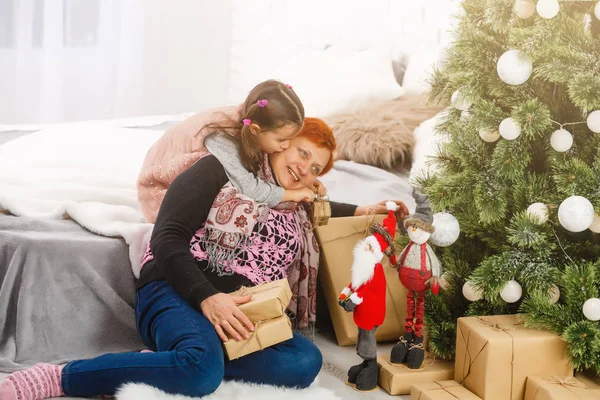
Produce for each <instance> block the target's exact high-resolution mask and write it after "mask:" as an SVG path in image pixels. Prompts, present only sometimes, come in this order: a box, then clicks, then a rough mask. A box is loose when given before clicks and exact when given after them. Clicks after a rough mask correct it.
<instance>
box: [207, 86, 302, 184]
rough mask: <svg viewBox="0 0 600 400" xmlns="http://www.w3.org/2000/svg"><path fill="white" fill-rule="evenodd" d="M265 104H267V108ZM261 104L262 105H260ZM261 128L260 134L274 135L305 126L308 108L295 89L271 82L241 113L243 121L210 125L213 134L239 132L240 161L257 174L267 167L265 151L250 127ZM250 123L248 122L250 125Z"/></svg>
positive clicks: (252, 96) (248, 99)
mask: <svg viewBox="0 0 600 400" xmlns="http://www.w3.org/2000/svg"><path fill="white" fill-rule="evenodd" d="M264 100H267V102H266V105H265V102H263V101H264ZM259 101H261V105H259V104H258V103H259ZM244 120H250V121H249V122H250V124H257V125H258V126H259V127H260V132H264V131H272V130H275V129H278V128H281V127H283V126H285V125H296V126H298V128H299V127H301V126H302V122H303V121H304V106H303V105H302V102H301V101H300V99H299V98H298V96H297V95H296V93H295V92H294V90H293V89H292V87H291V86H289V85H286V84H284V83H281V82H279V81H276V80H273V79H270V80H268V81H264V82H262V83H259V84H258V85H256V86H255V87H254V88H253V89H252V90H251V91H250V93H248V97H246V101H245V102H244V104H243V105H242V107H241V110H240V120H239V121H228V122H227V126H224V125H221V124H208V125H206V126H204V127H203V128H202V129H204V128H209V129H211V130H212V131H213V132H214V131H217V130H219V129H227V130H232V129H233V130H239V135H235V136H234V138H235V140H236V141H237V142H238V143H239V154H240V159H241V161H242V164H243V165H244V167H246V168H247V169H248V170H250V171H252V172H253V173H257V172H258V171H259V170H260V167H261V165H262V163H263V151H262V150H261V149H260V148H259V147H258V144H257V143H256V140H255V138H256V135H254V134H253V133H252V132H251V130H250V124H248V125H246V124H244ZM246 122H248V121H246Z"/></svg>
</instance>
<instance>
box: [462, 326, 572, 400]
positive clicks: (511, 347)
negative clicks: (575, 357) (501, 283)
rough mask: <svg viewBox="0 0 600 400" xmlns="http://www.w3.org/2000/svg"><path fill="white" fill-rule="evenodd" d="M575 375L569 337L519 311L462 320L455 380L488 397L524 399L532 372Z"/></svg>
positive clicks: (489, 398) (479, 394) (544, 374)
mask: <svg viewBox="0 0 600 400" xmlns="http://www.w3.org/2000/svg"><path fill="white" fill-rule="evenodd" d="M552 375H557V376H566V377H571V376H573V366H572V365H571V358H570V357H569V355H568V353H567V346H566V343H565V341H564V340H563V339H562V338H561V337H560V336H558V335H556V334H554V333H552V332H549V331H543V330H538V329H529V328H525V327H524V326H523V324H522V323H521V322H520V321H518V319H517V316H516V315H496V316H490V317H466V318H459V319H458V321H457V329H456V364H455V373H454V380H455V381H457V382H458V383H460V384H463V385H464V386H465V387H466V388H467V389H469V390H470V391H471V392H473V393H474V394H476V395H477V396H479V397H481V398H482V399H485V400H522V399H523V396H524V395H525V382H526V380H527V377H528V376H552Z"/></svg>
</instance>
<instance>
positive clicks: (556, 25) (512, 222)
mask: <svg viewBox="0 0 600 400" xmlns="http://www.w3.org/2000/svg"><path fill="white" fill-rule="evenodd" d="M459 18H460V20H459V23H458V26H457V30H456V40H455V42H454V43H453V45H452V47H450V48H449V49H448V51H447V57H446V59H445V61H444V62H443V64H442V65H441V66H439V68H438V69H436V70H435V72H434V73H433V75H432V77H431V81H430V83H431V87H432V90H431V99H432V100H434V101H438V102H448V104H451V106H450V107H449V108H448V109H447V110H446V111H445V112H444V114H443V115H442V116H441V117H440V120H439V123H438V125H437V126H436V132H437V134H438V135H442V136H443V138H444V139H445V140H443V141H442V144H441V145H440V148H439V152H438V155H437V156H436V158H435V159H434V160H433V161H434V163H435V165H436V166H437V169H436V172H435V173H432V174H429V175H426V176H425V175H422V176H420V177H418V178H417V179H416V181H415V184H416V185H418V186H420V187H421V188H422V189H423V190H424V191H425V192H426V193H427V194H428V195H429V197H430V199H431V203H432V206H433V208H434V211H437V212H441V211H447V212H448V213H450V214H452V215H453V216H454V217H456V219H457V220H458V221H459V223H460V229H461V235H460V237H459V239H458V241H456V242H455V243H453V244H452V245H451V246H448V247H438V248H437V249H436V251H438V254H439V255H440V258H441V262H442V265H443V267H444V270H445V271H446V272H445V274H444V275H443V277H444V280H445V285H444V287H445V290H443V291H442V292H441V294H440V295H439V296H433V295H429V298H428V300H427V302H426V305H427V307H426V314H425V315H426V324H427V327H428V334H429V346H430V349H431V350H432V351H433V352H434V353H435V354H436V355H437V356H439V357H442V358H451V357H452V356H453V354H454V346H455V341H456V319H457V318H458V317H461V316H465V315H493V314H509V313H526V315H525V317H526V322H525V323H526V325H528V326H532V327H539V328H545V329H552V330H554V331H555V332H557V333H558V334H560V335H562V336H563V337H564V338H565V339H566V340H567V342H568V349H569V351H570V353H571V355H572V356H573V360H574V364H575V367H576V368H578V369H581V368H595V370H596V371H597V372H598V373H600V322H598V320H599V319H600V299H598V297H599V288H600V258H599V256H600V234H598V233H597V232H600V218H599V217H598V215H597V214H595V212H594V210H597V212H598V213H600V29H599V26H600V21H599V19H600V4H598V1H560V2H558V1H556V0H540V1H537V2H534V1H533V0H531V1H528V0H517V1H516V2H515V0H464V1H463V3H462V12H461V15H460V17H459Z"/></svg>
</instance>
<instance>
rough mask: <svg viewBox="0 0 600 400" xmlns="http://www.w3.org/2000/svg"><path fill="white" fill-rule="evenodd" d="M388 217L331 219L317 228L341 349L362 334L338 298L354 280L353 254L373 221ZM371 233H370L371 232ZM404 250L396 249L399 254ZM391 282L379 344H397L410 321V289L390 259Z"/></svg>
mask: <svg viewBox="0 0 600 400" xmlns="http://www.w3.org/2000/svg"><path fill="white" fill-rule="evenodd" d="M384 217H385V215H379V216H376V217H374V218H373V217H372V216H371V217H370V216H361V217H344V218H331V219H330V220H329V223H328V224H327V225H325V226H319V227H317V228H316V229H315V233H316V236H317V240H318V242H319V246H320V250H321V263H320V265H319V281H320V282H321V285H322V287H323V292H324V294H325V298H326V300H327V307H328V309H329V313H330V315H331V320H332V322H333V328H334V331H335V336H336V339H337V342H338V345H340V346H349V345H353V344H356V340H357V335H358V331H357V328H356V325H355V324H354V319H353V315H352V313H351V312H346V311H344V309H343V308H342V307H340V305H339V304H338V296H339V294H340V292H341V291H342V289H343V288H345V287H346V286H348V284H349V283H350V281H351V280H352V270H351V268H352V260H353V257H352V251H353V249H354V246H355V245H356V243H357V242H358V241H359V240H361V239H363V238H364V237H365V231H367V229H368V228H369V227H370V223H371V222H378V223H381V222H382V221H383V218H384ZM369 233H370V231H369ZM401 250H402V249H396V253H399V252H400V251H401ZM382 264H383V269H384V272H385V278H386V281H387V296H386V314H385V320H384V321H383V324H382V325H381V326H380V327H378V328H377V330H376V331H375V338H376V339H377V341H378V342H381V341H395V340H398V339H399V337H400V336H402V335H403V334H404V323H405V318H406V294H407V291H406V288H405V287H404V286H402V284H401V283H400V279H399V278H398V272H397V271H396V269H395V268H392V267H390V264H389V259H388V257H384V258H383V260H382Z"/></svg>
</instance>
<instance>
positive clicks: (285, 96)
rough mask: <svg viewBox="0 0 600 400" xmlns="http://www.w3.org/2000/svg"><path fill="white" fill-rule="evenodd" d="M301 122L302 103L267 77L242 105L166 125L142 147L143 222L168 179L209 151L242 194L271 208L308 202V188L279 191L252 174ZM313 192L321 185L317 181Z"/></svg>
mask: <svg viewBox="0 0 600 400" xmlns="http://www.w3.org/2000/svg"><path fill="white" fill-rule="evenodd" d="M303 121H304V107H303V106H302V102H301V101H300V99H299V98H298V96H297V95H296V93H295V92H294V90H293V89H292V87H291V86H290V85H285V84H283V83H281V82H278V81H275V80H268V81H265V82H262V83H260V84H258V85H257V86H256V87H254V88H253V89H252V90H251V91H250V93H249V94H248V97H247V98H246V101H245V102H244V104H242V105H240V106H238V107H225V108H220V109H213V110H209V111H206V112H203V113H199V114H196V115H194V116H192V117H190V118H188V119H187V120H186V121H184V122H182V123H181V124H179V125H177V126H175V127H173V128H171V129H170V130H168V131H167V132H166V133H165V134H164V135H163V136H162V137H161V138H160V139H159V140H158V141H157V142H156V143H155V144H154V145H153V146H152V148H150V150H149V151H148V154H147V155H146V159H145V160H144V165H143V166H142V171H141V173H140V177H139V179H138V199H139V202H140V206H141V210H142V213H143V215H144V217H145V219H146V221H148V222H151V223H154V222H155V221H156V215H157V214H158V209H159V207H160V204H161V203H162V200H163V198H164V195H165V193H166V191H167V189H168V188H169V186H170V184H171V182H173V180H174V179H175V178H176V177H177V176H178V175H179V174H181V172H183V171H184V170H186V169H188V168H189V167H190V166H191V165H192V164H194V163H195V162H196V161H198V160H199V159H200V158H202V157H203V156H205V155H206V154H208V152H210V153H212V154H213V155H214V156H215V157H216V158H217V159H218V160H219V161H220V162H221V164H223V167H224V168H225V170H226V172H227V175H228V176H229V178H230V180H231V182H232V184H233V185H234V186H236V188H237V189H238V190H240V191H241V192H242V193H243V194H244V195H246V196H248V197H251V198H253V199H254V200H256V201H257V202H259V203H267V204H268V205H269V206H270V207H274V206H275V205H277V204H279V203H280V202H282V201H295V202H300V201H312V200H313V199H314V197H315V194H314V193H313V192H312V191H311V190H310V189H308V188H304V189H301V190H288V191H285V190H284V189H282V188H281V187H279V186H277V185H273V184H270V183H266V182H264V181H262V180H260V179H258V178H257V177H256V175H255V174H256V172H257V171H258V169H259V167H260V163H261V162H262V154H263V153H268V154H272V153H275V152H280V151H282V150H285V149H286V148H287V147H288V146H289V143H290V139H292V138H293V137H294V136H296V135H297V134H298V132H299V131H300V129H301V128H302V124H303ZM315 191H316V192H317V194H318V195H321V196H323V195H324V194H325V189H324V187H323V186H322V185H320V184H319V183H317V186H316V187H315Z"/></svg>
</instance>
